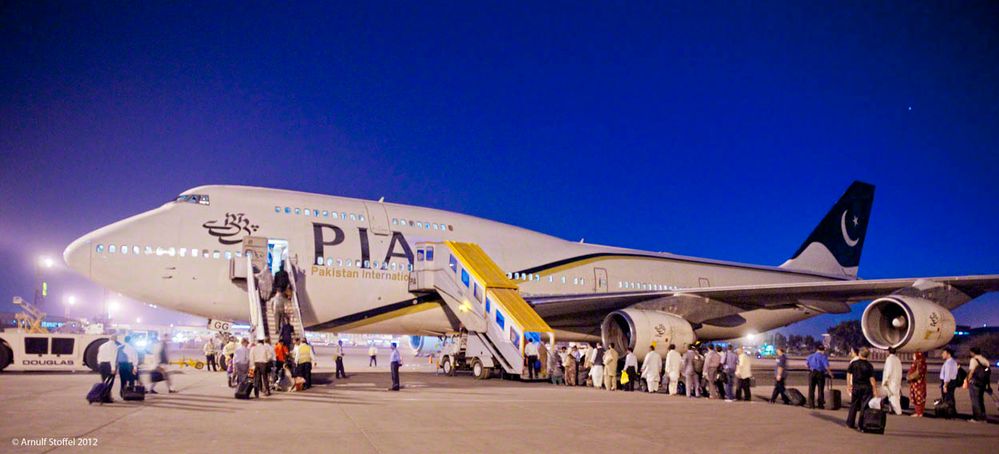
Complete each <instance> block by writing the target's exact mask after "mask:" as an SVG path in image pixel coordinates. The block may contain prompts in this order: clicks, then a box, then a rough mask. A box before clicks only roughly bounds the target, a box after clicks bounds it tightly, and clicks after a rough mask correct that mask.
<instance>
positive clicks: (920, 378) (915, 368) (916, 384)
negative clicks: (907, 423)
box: [905, 352, 926, 418]
mask: <svg viewBox="0 0 999 454" xmlns="http://www.w3.org/2000/svg"><path fill="white" fill-rule="evenodd" d="M905 379H906V381H908V382H909V399H911V400H912V407H913V413H912V417H914V418H922V417H923V413H924V412H925V411H926V355H925V354H924V353H923V352H916V355H915V357H914V358H913V360H912V366H909V373H908V375H906V377H905Z"/></svg>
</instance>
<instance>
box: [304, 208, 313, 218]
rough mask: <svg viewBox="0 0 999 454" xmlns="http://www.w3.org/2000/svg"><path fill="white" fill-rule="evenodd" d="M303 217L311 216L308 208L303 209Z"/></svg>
mask: <svg viewBox="0 0 999 454" xmlns="http://www.w3.org/2000/svg"><path fill="white" fill-rule="evenodd" d="M305 215H306V216H311V215H312V211H309V209H308V208H306V209H305Z"/></svg>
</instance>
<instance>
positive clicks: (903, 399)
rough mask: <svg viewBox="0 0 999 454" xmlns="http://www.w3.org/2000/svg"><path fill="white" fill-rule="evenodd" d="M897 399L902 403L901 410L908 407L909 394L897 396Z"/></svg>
mask: <svg viewBox="0 0 999 454" xmlns="http://www.w3.org/2000/svg"><path fill="white" fill-rule="evenodd" d="M899 401H900V402H899V403H901V404H902V409H903V410H908V409H909V396H899Z"/></svg>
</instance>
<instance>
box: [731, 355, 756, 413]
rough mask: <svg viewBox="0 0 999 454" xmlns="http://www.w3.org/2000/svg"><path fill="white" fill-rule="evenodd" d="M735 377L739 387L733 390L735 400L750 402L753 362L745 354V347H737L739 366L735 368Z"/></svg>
mask: <svg viewBox="0 0 999 454" xmlns="http://www.w3.org/2000/svg"><path fill="white" fill-rule="evenodd" d="M735 377H736V378H737V379H738V380H739V386H738V387H737V388H736V390H735V400H744V401H746V402H752V400H753V394H752V390H751V388H752V384H753V360H752V358H751V357H750V356H749V353H748V352H746V347H739V365H738V366H735Z"/></svg>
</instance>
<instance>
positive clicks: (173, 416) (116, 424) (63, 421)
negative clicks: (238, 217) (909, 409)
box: [0, 350, 999, 454]
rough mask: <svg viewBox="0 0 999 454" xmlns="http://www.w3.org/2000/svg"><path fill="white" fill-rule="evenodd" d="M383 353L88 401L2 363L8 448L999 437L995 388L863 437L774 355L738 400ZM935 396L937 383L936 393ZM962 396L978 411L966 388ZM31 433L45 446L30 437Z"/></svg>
mask: <svg viewBox="0 0 999 454" xmlns="http://www.w3.org/2000/svg"><path fill="white" fill-rule="evenodd" d="M319 354H320V357H325V356H326V353H324V352H323V350H319ZM327 359H328V358H327ZM379 359H380V360H382V361H383V363H382V364H381V367H378V368H369V367H367V357H366V356H365V355H364V354H363V353H360V354H348V361H347V370H348V372H349V373H350V376H349V378H347V379H341V380H332V370H331V369H329V367H328V366H330V365H331V364H328V363H327V364H320V366H321V367H320V369H318V371H317V373H316V374H315V375H316V376H317V382H320V384H318V385H316V386H315V387H314V388H313V389H311V390H308V391H305V392H298V393H275V394H274V395H272V396H270V397H266V398H262V399H259V400H250V401H242V400H236V399H234V398H233V390H232V389H231V388H228V387H227V386H226V385H225V375H224V374H223V373H221V372H207V371H199V370H194V369H191V368H186V369H182V370H180V371H179V372H177V373H175V374H173V375H172V377H173V379H174V381H175V386H176V388H177V389H178V390H179V392H178V393H176V394H166V393H163V394H158V395H149V396H147V397H148V398H147V400H146V401H144V402H123V401H120V400H117V401H116V402H115V403H113V404H108V405H89V404H87V402H86V400H85V399H84V396H85V395H86V392H87V390H88V389H89V388H90V386H91V385H92V384H93V383H95V382H96V381H97V379H96V378H97V377H96V375H93V374H42V373H34V374H32V373H0V452H18V453H20V452H53V451H55V452H69V451H79V450H100V451H102V452H105V451H106V452H125V451H128V452H143V451H148V452H184V453H188V452H206V453H207V452H211V453H219V452H227V453H228V452H239V453H256V452H264V451H267V452H294V453H313V452H323V453H330V452H332V453H340V452H343V453H351V454H359V453H396V452H416V453H431V452H433V453H439V452H475V453H479V452H482V453H493V452H497V453H499V452H503V453H507V452H557V453H558V452H599V453H608V452H612V453H621V452H639V451H640V450H642V451H645V452H684V453H701V452H705V453H709V452H710V453H716V452H726V453H728V452H739V453H756V452H760V453H763V452H766V453H773V452H792V453H797V452H807V453H825V452H840V453H841V452H880V453H884V452H905V453H919V452H934V453H941V452H992V450H993V449H995V446H996V445H997V443H999V425H997V424H995V423H997V422H999V413H997V409H996V404H995V403H994V402H992V401H991V400H989V399H988V397H987V398H986V406H987V407H988V411H989V415H990V419H992V424H981V423H977V424H976V423H969V422H967V421H965V420H960V419H959V420H942V419H935V418H932V417H926V418H911V417H909V416H890V417H889V419H888V430H887V433H886V434H885V435H883V436H882V435H869V434H861V433H858V432H856V431H854V430H850V429H848V428H846V427H845V426H844V424H843V420H844V419H845V417H846V410H845V408H844V409H842V410H838V411H831V410H808V409H805V408H801V407H791V406H784V405H771V404H769V403H767V402H765V401H764V400H763V399H764V398H765V397H769V395H770V391H771V386H770V384H769V383H764V382H765V381H766V379H765V377H769V375H770V368H769V367H762V365H761V367H760V368H759V369H755V370H754V374H755V375H757V376H758V377H759V378H760V383H758V385H757V386H756V387H755V388H754V389H753V394H754V396H755V397H754V401H753V402H752V403H745V402H733V403H729V402H724V401H719V400H708V399H689V398H686V397H677V396H668V395H664V394H648V393H641V392H638V391H636V392H633V393H628V392H608V391H605V390H596V389H593V388H583V387H557V386H553V385H551V384H548V383H543V382H534V383H527V382H519V381H505V380H499V379H492V380H485V381H480V380H475V379H473V378H472V377H471V376H469V375H459V376H455V377H447V376H442V375H437V374H435V373H433V372H432V371H433V370H434V367H433V366H432V365H430V364H429V363H428V360H427V359H426V358H411V357H408V358H406V359H404V361H405V362H406V367H405V369H404V372H403V374H402V382H403V385H404V389H403V390H402V391H399V392H389V391H387V390H386V388H387V387H388V386H389V376H388V373H387V368H386V366H387V365H386V364H384V361H385V359H387V355H382V357H381V358H379ZM804 375H805V374H804V373H803V372H796V373H793V374H792V379H791V385H792V386H796V387H797V388H798V389H799V390H802V391H805V390H807V389H806V388H807V387H805V386H803V382H804V379H805V377H804ZM837 383H838V384H839V385H841V386H842V384H843V383H842V381H841V380H839V381H837ZM116 386H117V385H116ZM158 388H159V391H161V392H163V391H165V386H163V385H162V384H161V385H160V386H159V387H158ZM844 394H845V393H844ZM764 396H765V397H764ZM936 397H937V391H936V388H935V385H933V384H931V385H930V392H929V400H930V401H932V400H933V399H935V398H936ZM957 397H958V407H959V409H960V410H961V411H962V413H968V412H969V409H970V406H969V400H968V396H967V392H966V391H964V390H959V391H958V396H957ZM844 398H846V396H845V395H844ZM927 413H928V414H932V411H931V410H928V411H927ZM31 443H36V444H39V446H24V445H26V444H31ZM60 444H61V445H60ZM82 444H89V445H92V446H81V445H82ZM94 445H95V446H94Z"/></svg>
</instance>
